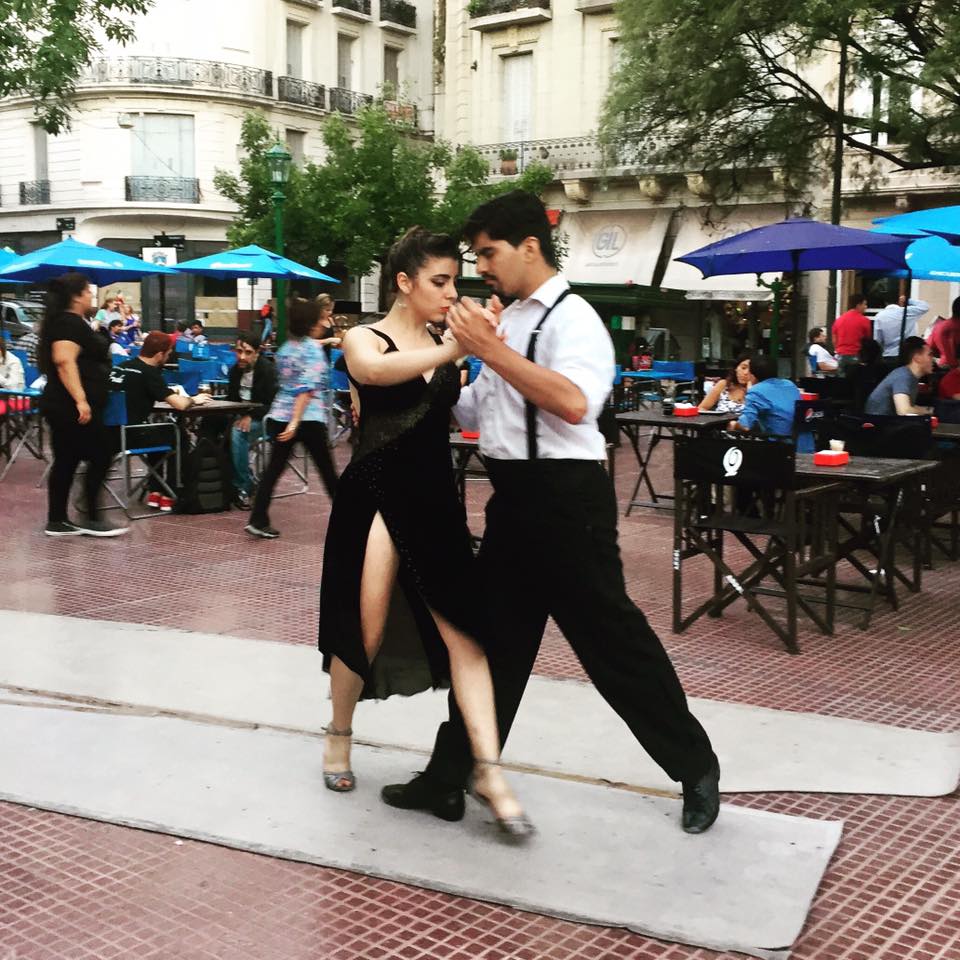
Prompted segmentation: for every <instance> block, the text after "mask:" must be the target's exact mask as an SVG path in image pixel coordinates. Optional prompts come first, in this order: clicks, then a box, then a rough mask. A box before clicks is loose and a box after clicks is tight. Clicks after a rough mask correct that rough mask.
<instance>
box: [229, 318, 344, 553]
mask: <svg viewBox="0 0 960 960" xmlns="http://www.w3.org/2000/svg"><path fill="white" fill-rule="evenodd" d="M323 329H324V328H323V324H322V321H321V318H320V305H319V304H318V303H317V302H316V301H309V300H294V301H293V302H292V303H291V304H290V313H289V317H288V320H287V332H288V334H289V336H290V339H289V340H287V342H286V343H285V344H284V345H283V346H282V347H281V348H280V349H279V351H277V360H276V364H277V378H278V380H279V388H278V390H277V395H276V397H274V400H273V405H272V406H271V407H270V412H269V413H268V414H267V417H266V419H268V420H269V421H270V425H271V429H272V430H273V431H274V437H273V444H272V446H271V448H270V462H269V463H268V464H267V469H266V470H265V471H264V474H263V476H262V477H261V478H260V485H259V486H258V487H257V493H256V496H255V497H254V500H253V510H252V511H251V513H250V519H249V521H248V522H247V525H246V527H244V529H245V530H246V531H247V533H249V534H251V535H252V536H254V537H262V538H263V539H265V540H273V539H275V538H276V537H279V536H280V532H279V531H278V530H276V529H274V528H273V527H272V526H271V525H270V515H269V510H270V499H271V497H272V496H273V491H274V488H275V487H276V485H277V481H278V480H279V479H280V475H281V474H282V473H283V471H284V469H285V468H286V466H287V463H288V462H289V460H290V454H291V453H292V452H293V445H294V444H295V443H302V444H303V445H304V446H305V447H306V448H307V452H308V453H309V454H310V458H311V459H312V460H313V462H314V464H316V467H317V470H318V471H319V473H320V476H321V478H322V479H323V485H324V486H325V487H326V488H327V493H328V494H329V495H330V497H331V498H332V497H333V494H334V491H335V490H336V487H337V471H336V469H335V468H334V466H333V460H332V459H331V457H330V438H329V435H328V434H327V421H328V419H329V416H330V414H329V399H328V394H329V379H330V371H329V368H328V366H327V358H326V357H325V356H324V352H323V347H322V346H320V344H319V343H318V338H319V337H320V336H321V335H322V333H323Z"/></svg>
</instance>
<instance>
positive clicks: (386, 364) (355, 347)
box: [343, 327, 464, 387]
mask: <svg viewBox="0 0 960 960" xmlns="http://www.w3.org/2000/svg"><path fill="white" fill-rule="evenodd" d="M380 345H381V341H380V338H379V337H377V336H376V334H373V333H370V332H369V331H364V330H363V328H362V327H355V328H354V329H352V330H351V331H350V332H349V333H348V334H347V335H346V336H345V337H344V338H343V354H344V357H345V358H346V361H347V367H348V369H349V370H350V376H351V377H353V379H354V380H356V381H357V382H358V383H363V384H369V385H370V386H375V387H389V386H393V385H394V384H396V383H405V382H406V381H407V380H412V379H413V378H414V377H419V376H422V375H423V374H424V373H426V372H427V371H428V370H433V369H434V367H437V366H439V365H440V364H441V363H450V362H451V361H453V360H456V359H457V357H459V356H460V355H461V354H462V353H463V352H464V351H463V350H462V349H461V348H460V345H459V344H458V343H457V341H456V340H454V339H453V338H452V337H451V338H450V339H449V340H444V342H443V343H441V344H438V345H437V346H434V347H419V348H418V349H416V350H400V351H396V352H394V353H381V352H380Z"/></svg>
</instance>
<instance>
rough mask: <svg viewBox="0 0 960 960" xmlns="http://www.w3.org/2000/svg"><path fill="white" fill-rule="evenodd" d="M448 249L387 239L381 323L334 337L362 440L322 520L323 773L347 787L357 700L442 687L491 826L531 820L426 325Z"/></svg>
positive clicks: (437, 243)
mask: <svg viewBox="0 0 960 960" xmlns="http://www.w3.org/2000/svg"><path fill="white" fill-rule="evenodd" d="M458 266H459V244H458V242H457V241H456V240H455V239H454V238H453V237H448V236H442V235H438V234H432V233H428V232H427V231H426V230H422V229H417V228H415V229H413V230H411V231H409V232H408V233H407V234H405V235H404V236H403V237H402V238H401V239H400V240H398V241H397V243H396V244H394V246H393V247H392V249H391V251H390V255H389V260H388V270H389V277H390V278H391V284H392V288H393V290H394V292H395V293H396V295H397V296H396V300H395V302H394V304H393V306H392V308H391V309H390V311H389V313H388V314H387V316H386V317H384V319H383V320H381V321H378V322H377V323H375V324H371V325H369V326H366V327H357V328H354V329H353V330H351V331H350V332H349V333H348V334H347V336H346V338H345V340H344V355H345V357H346V365H347V370H348V374H349V377H350V381H351V383H352V385H353V389H354V390H355V392H356V397H357V402H358V404H359V418H360V420H359V441H358V443H357V447H356V451H355V453H354V456H353V459H352V460H351V462H350V464H349V466H348V467H347V469H346V470H345V471H344V473H343V476H342V477H341V478H340V485H339V487H338V489H337V495H336V497H335V499H334V501H333V510H332V512H331V514H330V523H329V527H328V529H327V540H326V546H325V547H324V556H325V557H326V558H328V562H325V563H324V566H323V580H322V583H321V587H320V631H319V647H320V650H321V651H322V653H323V667H324V669H325V670H327V671H328V672H329V673H330V681H331V693H332V698H333V721H332V723H331V724H330V726H329V727H327V731H326V732H327V739H326V747H325V752H324V764H323V770H324V774H323V775H324V781H325V784H326V786H327V787H328V788H329V789H331V790H335V791H338V792H347V791H350V790H353V789H354V787H355V785H356V777H355V775H354V773H353V771H352V770H351V765H350V745H351V740H350V738H351V736H352V723H353V713H354V708H355V707H356V704H357V700H358V699H359V698H360V697H361V696H363V697H365V698H378V699H382V698H385V697H388V696H391V695H393V694H403V695H410V694H413V693H418V692H419V691H421V690H424V689H427V688H428V687H431V686H433V687H439V686H452V694H451V696H452V697H453V699H454V701H455V702H456V703H457V705H458V710H459V713H458V716H460V717H462V719H463V736H464V739H463V756H464V761H465V764H466V767H467V772H468V773H469V772H471V771H472V774H473V795H474V796H475V797H476V798H477V799H478V800H480V801H481V802H482V803H484V804H486V805H487V806H488V807H489V809H490V810H491V811H492V812H493V815H494V817H495V819H496V822H497V824H498V826H499V828H500V830H501V831H502V834H503V835H504V836H505V837H506V838H508V839H510V840H523V839H525V838H527V837H529V836H530V834H531V833H532V832H533V827H532V825H531V823H530V821H529V820H528V819H527V818H526V816H525V815H524V813H523V808H522V807H521V805H520V803H519V802H518V801H517V799H516V797H515V796H514V794H513V792H512V791H511V789H510V787H509V786H508V784H507V781H506V779H505V778H504V776H503V771H502V769H501V767H500V740H499V735H498V732H497V722H496V714H495V710H494V698H493V686H492V682H491V678H490V670H489V667H488V664H487V659H486V656H485V655H484V651H483V646H481V643H483V642H484V641H483V638H484V637H485V635H486V632H487V628H486V621H485V611H484V608H483V605H482V604H477V603H476V602H475V596H474V594H475V579H476V578H475V572H476V566H475V560H474V557H473V551H472V549H471V544H470V531H469V529H468V528H467V518H466V511H465V509H464V507H463V504H462V503H461V502H460V500H459V497H458V495H457V488H456V483H455V480H454V474H453V464H452V458H451V455H450V434H449V430H450V409H451V407H452V406H453V404H454V403H456V401H457V398H458V396H459V395H460V375H459V371H458V370H457V366H456V363H455V362H454V361H455V360H457V359H458V358H459V357H461V356H462V355H464V354H465V352H466V351H465V350H463V349H462V348H461V347H460V345H458V344H457V342H456V340H455V339H454V338H453V337H452V336H450V335H449V334H446V335H444V336H441V335H440V334H438V333H436V332H434V331H431V330H430V329H429V327H428V325H430V324H442V323H443V321H444V319H445V317H446V316H447V313H448V311H449V309H450V307H451V305H452V304H453V303H454V302H455V301H456V297H457V292H456V288H455V287H454V280H455V279H456V276H457V273H458Z"/></svg>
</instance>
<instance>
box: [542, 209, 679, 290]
mask: <svg viewBox="0 0 960 960" xmlns="http://www.w3.org/2000/svg"><path fill="white" fill-rule="evenodd" d="M669 223H670V211H669V210H611V211H609V212H607V211H589V212H588V211H577V212H575V213H568V214H566V215H565V216H564V218H563V221H562V223H561V229H562V230H563V231H564V232H565V233H566V234H567V235H568V236H569V238H570V239H569V250H568V252H567V258H566V262H565V263H564V265H563V272H564V275H565V276H566V278H567V279H568V280H569V281H570V282H571V283H613V284H626V283H631V284H636V285H638V286H648V285H649V284H650V282H651V281H652V280H653V273H654V270H655V269H656V266H657V260H658V259H659V258H660V251H661V249H662V248H663V240H664V237H665V236H666V233H667V227H668V226H669Z"/></svg>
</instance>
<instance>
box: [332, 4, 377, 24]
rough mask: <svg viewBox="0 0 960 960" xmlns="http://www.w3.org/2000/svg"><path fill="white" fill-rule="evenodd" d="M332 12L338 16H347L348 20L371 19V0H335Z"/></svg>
mask: <svg viewBox="0 0 960 960" xmlns="http://www.w3.org/2000/svg"><path fill="white" fill-rule="evenodd" d="M330 12H331V13H335V14H336V15H337V16H338V17H346V18H347V19H348V20H362V21H363V22H365V23H366V22H369V20H370V0H333V6H332V7H331V8H330Z"/></svg>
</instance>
